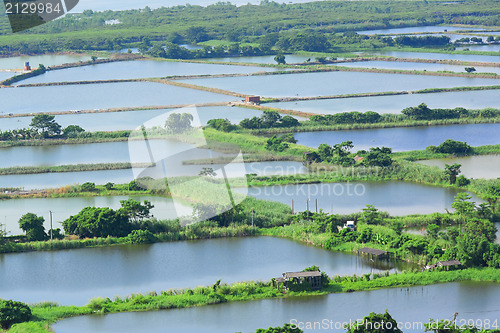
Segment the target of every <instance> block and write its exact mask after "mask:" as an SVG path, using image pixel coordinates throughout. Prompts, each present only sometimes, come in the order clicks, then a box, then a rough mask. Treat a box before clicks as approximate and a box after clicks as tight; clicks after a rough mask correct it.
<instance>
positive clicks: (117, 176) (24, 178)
mask: <svg viewBox="0 0 500 333" xmlns="http://www.w3.org/2000/svg"><path fill="white" fill-rule="evenodd" d="M223 166H224V168H225V171H226V175H227V177H230V178H231V177H238V176H240V174H241V172H240V166H239V165H237V164H236V165H235V164H228V165H222V164H200V165H183V166H181V167H179V168H178V170H175V171H178V172H177V173H178V175H179V176H180V175H197V174H199V172H200V171H202V168H204V167H205V168H213V169H214V170H218V169H220V168H222V167H223ZM245 170H246V173H249V174H250V173H253V174H257V175H259V176H270V175H295V174H301V173H307V169H306V168H305V167H304V166H303V165H302V163H299V162H289V161H279V162H253V163H245ZM140 171H141V170H138V171H137V172H140ZM216 174H217V176H216V178H220V177H222V173H221V172H217V171H216ZM169 175H170V174H169ZM132 180H134V170H132V169H121V170H98V171H81V172H58V173H41V174H28V175H8V176H0V187H5V188H24V189H25V190H33V189H46V188H59V187H63V186H66V185H74V184H83V183H85V182H92V183H96V184H99V185H104V184H106V183H108V182H112V183H115V184H125V183H129V182H130V181H132ZM0 214H1V213H0ZM0 222H1V220H0Z"/></svg>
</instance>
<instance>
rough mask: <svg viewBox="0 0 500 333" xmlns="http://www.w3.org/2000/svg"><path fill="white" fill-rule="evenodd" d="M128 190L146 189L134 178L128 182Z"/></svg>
mask: <svg viewBox="0 0 500 333" xmlns="http://www.w3.org/2000/svg"><path fill="white" fill-rule="evenodd" d="M128 190H129V191H144V190H145V189H144V188H142V187H141V186H139V184H138V183H137V181H136V180H132V181H131V182H130V183H128Z"/></svg>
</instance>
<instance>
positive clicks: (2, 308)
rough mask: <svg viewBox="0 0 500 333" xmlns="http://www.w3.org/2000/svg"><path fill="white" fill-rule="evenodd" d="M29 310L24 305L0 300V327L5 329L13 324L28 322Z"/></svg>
mask: <svg viewBox="0 0 500 333" xmlns="http://www.w3.org/2000/svg"><path fill="white" fill-rule="evenodd" d="M30 318H31V309H30V308H29V306H27V305H26V304H24V303H21V302H16V301H12V300H0V325H1V326H2V328H4V329H7V328H9V327H10V326H12V325H13V324H17V323H22V322H25V321H29V320H30Z"/></svg>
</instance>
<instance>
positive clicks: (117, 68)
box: [19, 60, 275, 84]
mask: <svg viewBox="0 0 500 333" xmlns="http://www.w3.org/2000/svg"><path fill="white" fill-rule="evenodd" d="M273 70H275V69H274V68H269V67H253V66H231V65H212V64H196V63H185V62H174V61H156V60H135V61H118V62H112V63H107V64H97V65H91V66H84V67H76V68H68V69H62V70H56V71H50V72H47V73H45V74H43V75H39V76H36V77H33V78H30V79H27V80H23V81H21V82H19V84H30V83H47V82H62V81H93V80H115V79H140V78H147V77H165V76H174V75H202V74H203V75H206V74H211V75H213V74H240V73H242V74H245V73H255V72H264V71H265V72H268V71H273Z"/></svg>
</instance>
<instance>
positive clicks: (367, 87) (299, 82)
mask: <svg viewBox="0 0 500 333" xmlns="http://www.w3.org/2000/svg"><path fill="white" fill-rule="evenodd" d="M181 81H184V82H187V83H192V84H196V85H200V86H206V87H215V88H221V89H226V90H229V91H235V92H239V93H245V94H253V95H260V96H273V97H287V96H290V97H291V96H328V95H343V94H356V93H368V92H383V91H402V90H419V89H426V88H451V87H460V86H483V85H497V84H498V83H499V82H500V81H498V80H495V79H481V78H464V77H444V76H433V77H432V78H429V77H428V76H424V75H408V74H385V73H365V72H323V73H304V74H283V75H271V76H250V77H246V78H243V79H242V78H239V77H225V78H209V79H192V80H181Z"/></svg>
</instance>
